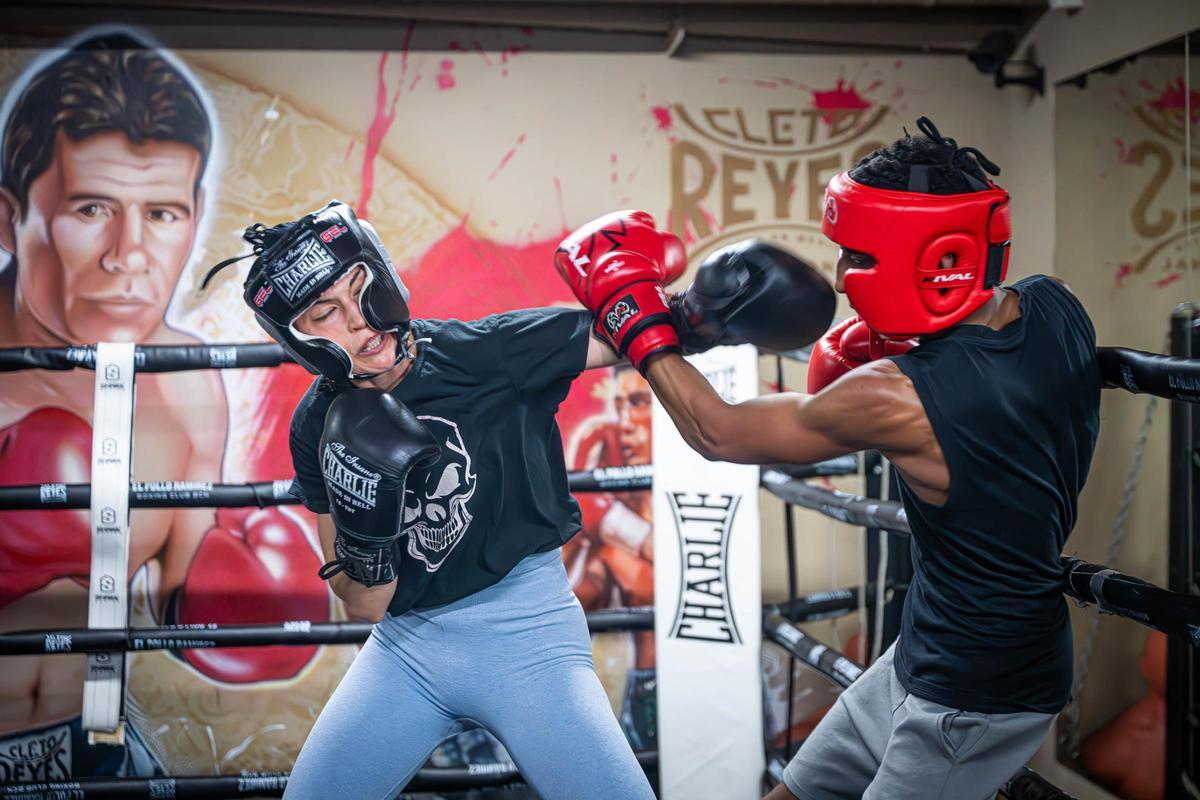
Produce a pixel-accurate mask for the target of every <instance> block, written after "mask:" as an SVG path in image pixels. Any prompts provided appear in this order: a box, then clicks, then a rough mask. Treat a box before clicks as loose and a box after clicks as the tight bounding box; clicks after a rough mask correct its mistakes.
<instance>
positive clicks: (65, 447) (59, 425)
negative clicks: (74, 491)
mask: <svg viewBox="0 0 1200 800" xmlns="http://www.w3.org/2000/svg"><path fill="white" fill-rule="evenodd" d="M91 469H92V426H91V425H89V424H88V423H87V422H86V421H84V420H82V419H80V418H79V417H78V416H76V415H75V414H73V413H71V412H70V411H67V410H65V409H62V408H53V407H47V408H39V409H38V410H36V411H33V412H31V413H30V414H27V415H26V416H25V417H23V418H22V419H20V420H18V421H17V422H14V423H13V424H12V425H9V426H8V427H6V428H4V429H2V430H0V484H19V483H42V484H54V483H87V481H88V480H90V479H91ZM3 531H4V535H3V536H0V608H2V607H3V606H5V605H7V604H9V603H11V602H13V601H15V600H19V599H20V598H22V597H24V596H25V595H27V594H29V593H30V592H33V591H36V590H38V589H40V588H42V587H43V586H45V585H46V584H47V583H49V582H50V581H52V580H54V579H56V578H61V577H72V578H82V580H83V581H84V582H85V584H86V582H87V575H88V571H89V569H90V568H91V548H92V545H91V541H92V540H91V522H90V520H89V512H88V511H87V510H86V509H85V510H82V511H65V510H61V509H56V508H53V507H46V508H40V509H30V510H28V511H6V512H4V523H3Z"/></svg>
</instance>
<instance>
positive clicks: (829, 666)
mask: <svg viewBox="0 0 1200 800" xmlns="http://www.w3.org/2000/svg"><path fill="white" fill-rule="evenodd" d="M787 355H788V356H789V357H795V356H793V355H792V354H787ZM1099 355H1100V362H1101V369H1102V373H1103V379H1104V385H1105V387H1106V388H1123V389H1126V390H1128V391H1131V392H1135V393H1137V392H1149V393H1153V394H1160V395H1162V396H1165V397H1170V398H1172V399H1178V400H1185V401H1188V402H1200V361H1198V360H1193V359H1182V358H1171V357H1167V356H1160V355H1157V354H1152V353H1142V352H1139V351H1132V350H1126V349H1122V348H1100V349H1099ZM290 361H291V359H290V358H289V357H288V356H287V355H286V353H284V351H283V349H282V348H281V347H280V346H278V345H276V344H248V345H247V344H231V345H162V346H137V347H135V348H134V366H135V371H136V372H173V371H183V370H194V369H232V368H249V367H275V366H279V365H280V364H284V363H288V362H290ZM96 362H97V349H96V347H95V346H75V347H63V348H0V371H2V372H12V371H19V370H24V369H48V370H71V369H81V368H82V369H95V367H96ZM1193 392H1195V393H1193ZM859 468H860V466H859V460H858V457H857V456H853V455H852V456H844V457H842V458H840V459H832V460H831V461H829V462H822V463H820V464H815V465H799V466H793V465H780V466H778V467H773V468H766V469H765V470H764V473H763V486H764V488H766V489H767V490H768V491H771V492H772V493H773V494H775V495H777V496H779V497H780V498H781V499H783V500H784V501H785V502H787V503H791V504H794V505H800V506H804V507H807V508H812V509H814V510H817V511H821V512H822V513H825V514H827V515H828V516H831V517H833V518H836V519H840V520H842V521H843V522H848V523H851V524H857V525H864V526H867V527H872V528H879V529H883V530H890V531H894V532H897V533H904V534H907V533H908V532H909V531H908V526H907V520H906V519H905V518H904V512H903V508H902V507H901V506H900V504H898V503H889V502H884V501H869V500H865V499H863V498H858V497H855V496H853V495H846V494H844V493H841V492H835V491H832V490H828V489H821V488H819V487H815V486H811V485H808V484H805V483H803V480H804V479H805V478H810V477H826V476H833V475H847V474H854V473H857V472H858V471H859ZM652 480H653V467H650V466H639V467H609V468H599V469H594V470H587V471H583V472H576V473H572V474H571V475H570V476H569V487H570V489H571V491H573V492H587V491H630V490H639V489H648V488H650V486H651V482H652ZM289 488H290V480H275V481H260V482H255V483H245V484H223V483H209V482H193V481H161V482H155V481H140V482H131V483H130V485H129V507H130V508H163V507H247V506H255V507H259V508H263V507H267V506H274V505H284V504H295V503H297V502H298V501H297V500H296V499H295V498H293V497H292V496H291V495H290V494H288V489H289ZM91 500H92V484H64V483H53V484H47V483H43V484H29V485H20V486H4V487H0V510H22V509H85V508H89V507H90V504H91ZM1064 584H1065V587H1066V589H1065V591H1066V593H1067V594H1069V595H1071V596H1072V597H1075V598H1076V599H1077V600H1079V601H1080V602H1081V603H1088V602H1091V603H1096V604H1097V605H1098V606H1099V607H1100V608H1101V611H1103V612H1107V613H1115V614H1119V615H1121V616H1126V617H1129V618H1131V619H1136V620H1137V621H1139V622H1142V623H1143V624H1147V625H1150V626H1151V627H1158V628H1159V629H1160V630H1165V631H1167V632H1168V633H1171V632H1175V633H1179V632H1185V635H1188V636H1189V638H1190V639H1191V641H1192V642H1193V644H1197V643H1200V641H1198V639H1200V608H1198V607H1196V606H1195V605H1191V604H1188V603H1186V602H1184V603H1181V602H1180V600H1184V601H1187V600H1191V599H1192V598H1188V597H1186V596H1183V595H1177V594H1176V593H1172V592H1167V591H1166V590H1163V589H1160V588H1159V587H1156V586H1153V585H1152V584H1149V583H1146V582H1144V581H1141V580H1139V579H1137V578H1133V577H1130V576H1127V575H1122V574H1120V573H1117V572H1115V571H1113V570H1110V569H1107V568H1105V567H1102V566H1098V565H1095V564H1088V563H1087V562H1083V561H1081V560H1079V559H1066V558H1064ZM895 588H896V587H887V586H885V585H881V586H879V587H876V586H873V585H872V586H867V587H865V594H867V595H873V594H875V592H876V591H877V589H878V590H879V591H891V590H893V589H895ZM863 593H864V590H863V589H858V588H856V589H844V590H835V591H833V592H818V593H815V594H813V595H808V596H805V597H796V596H795V592H794V591H791V592H789V596H790V599H789V601H788V602H787V603H784V604H780V605H771V606H767V607H765V608H764V618H763V630H764V635H765V636H766V637H767V638H768V640H770V641H772V642H774V643H776V644H777V645H779V646H780V647H782V648H783V649H784V650H785V651H787V652H788V654H789V655H790V656H791V657H793V658H796V659H799V660H800V661H801V662H803V663H805V664H807V665H809V666H810V667H811V668H812V669H813V670H814V671H815V672H817V673H818V674H820V675H822V676H824V677H825V678H826V679H828V680H830V681H832V682H833V683H835V684H837V685H839V686H841V687H842V688H845V687H847V686H849V685H850V684H851V683H852V682H853V681H854V680H855V679H857V677H858V676H859V675H861V672H862V668H861V667H859V666H858V665H857V664H855V663H854V662H853V661H851V660H849V659H848V658H846V657H845V656H844V655H842V654H841V653H838V652H837V651H836V650H833V649H831V648H829V647H827V646H826V645H824V644H822V643H820V642H819V641H817V640H816V639H814V638H813V637H811V636H810V635H808V634H806V633H805V632H803V631H802V630H800V629H799V628H798V627H797V623H801V622H808V621H814V620H817V619H824V618H828V617H830V616H836V615H839V614H843V613H847V612H849V611H852V610H853V609H855V608H856V607H857V604H858V602H859V600H860V597H861V596H863ZM588 625H589V629H590V630H591V631H592V632H593V633H598V632H603V631H606V630H647V629H653V610H652V609H647V608H642V609H610V610H606V611H602V612H593V613H591V614H589V615H588ZM371 628H372V626H371V625H369V624H360V623H313V622H309V621H303V620H301V621H291V622H284V623H281V624H278V625H245V626H221V625H216V624H207V625H189V626H163V627H155V628H142V629H134V628H127V627H126V628H113V629H91V628H89V629H63V630H42V631H22V632H14V633H5V634H0V655H22V654H26V655H28V654H52V653H105V652H140V651H146V650H162V649H170V650H177V649H185V648H207V647H245V646H265V645H315V644H331V645H336V644H358V643H361V642H363V641H365V640H366V638H367V636H369V634H370V630H371ZM637 755H638V759H639V762H640V763H642V764H643V766H644V767H646V768H653V767H654V766H656V764H657V754H656V753H652V752H651V753H639V754H637ZM779 769H781V765H780V764H779V763H778V759H775V760H774V761H773V762H772V766H771V768H770V770H769V772H772V773H774V772H777V771H778V770H779ZM286 782H287V774H286V773H244V774H242V775H232V776H215V777H207V776H206V777H175V778H132V779H131V778H118V779H112V778H86V779H80V780H76V781H58V782H53V783H42V784H32V783H31V784H6V785H4V786H2V787H0V797H22V798H33V797H49V796H61V795H62V794H63V793H66V794H68V795H69V796H75V797H161V796H173V797H237V796H250V795H259V796H263V795H278V794H281V793H282V791H283V787H284V786H285V785H286ZM519 782H521V776H520V774H519V772H517V770H516V768H515V767H513V766H511V765H508V764H494V765H472V766H471V767H466V768H430V767H425V768H422V770H420V771H419V772H418V773H417V775H416V776H415V777H414V779H413V781H412V783H410V785H409V786H408V787H407V788H406V790H405V791H406V792H412V791H427V790H442V791H452V790H455V789H469V788H482V787H493V786H502V785H507V784H514V783H519ZM1001 794H1002V796H1006V797H1010V798H1026V797H1028V798H1035V797H1036V798H1051V797H1066V795H1065V794H1063V793H1061V792H1060V791H1059V790H1057V789H1055V788H1054V787H1053V786H1051V785H1049V784H1047V783H1046V782H1045V781H1044V780H1043V779H1041V778H1039V777H1038V776H1036V775H1034V774H1033V773H1032V772H1031V771H1029V770H1024V771H1023V772H1022V773H1020V774H1018V775H1017V776H1015V777H1014V778H1013V779H1012V780H1011V781H1010V782H1009V784H1008V785H1006V787H1005V788H1004V789H1003V790H1002V792H1001ZM401 796H402V797H404V796H407V795H401Z"/></svg>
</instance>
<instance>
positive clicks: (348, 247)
mask: <svg viewBox="0 0 1200 800" xmlns="http://www.w3.org/2000/svg"><path fill="white" fill-rule="evenodd" d="M242 238H244V239H245V240H246V241H248V242H250V243H251V244H252V245H253V246H254V252H253V254H252V255H255V256H257V258H255V260H254V264H253V265H252V266H251V267H250V274H249V275H247V276H246V282H245V285H244V289H243V293H242V297H243V298H244V299H245V301H246V304H247V305H248V306H250V308H251V309H253V311H254V317H255V319H257V320H258V324H259V325H261V326H262V327H263V330H265V331H266V332H267V333H268V334H270V336H271V338H272V339H274V340H275V341H277V342H279V344H281V345H283V348H284V349H285V350H286V351H287V352H288V354H289V355H290V356H291V357H292V358H293V359H295V361H296V362H297V363H299V364H300V365H302V366H303V367H304V368H305V369H307V370H308V371H309V372H311V373H313V374H314V375H323V376H325V377H327V378H330V379H332V380H334V381H345V380H356V379H362V378H370V377H373V376H374V375H375V374H377V373H371V374H357V373H355V372H354V371H353V366H352V361H351V358H350V354H349V353H347V352H346V350H345V349H344V348H342V347H341V346H340V345H338V344H337V343H335V342H333V341H331V340H329V339H326V338H323V337H319V336H310V335H308V334H305V333H301V332H300V331H299V330H297V329H296V324H295V323H296V320H297V319H298V318H299V317H300V315H301V314H303V313H304V312H305V311H306V310H308V308H309V306H311V305H312V304H313V303H314V302H315V301H316V300H317V298H319V297H320V296H321V294H322V293H323V292H324V291H325V290H327V289H328V288H329V287H330V286H333V285H334V284H335V283H337V282H338V281H339V280H340V279H341V278H343V277H344V276H345V275H346V274H347V273H348V272H349V271H350V270H351V269H352V268H354V267H356V266H361V267H363V270H364V273H365V278H366V280H365V283H364V284H363V288H362V292H361V294H359V299H358V303H359V308H360V310H361V311H362V315H363V319H364V320H366V322H367V324H368V325H370V326H371V327H372V328H374V329H375V330H377V331H379V332H381V333H392V334H394V335H395V338H396V363H400V361H402V360H403V359H404V358H406V357H409V356H410V355H411V353H410V352H409V351H408V349H407V344H406V343H405V338H406V335H407V333H408V329H409V322H410V316H409V310H408V289H407V288H406V287H405V286H404V282H403V281H401V280H400V276H399V275H397V274H396V268H395V267H394V266H393V265H392V259H391V258H390V257H389V256H388V253H387V250H386V249H384V246H383V242H381V241H380V240H379V235H378V234H377V233H376V232H375V229H374V228H373V227H372V226H371V223H369V222H367V221H366V220H360V219H359V218H358V217H357V216H356V215H355V214H354V211H353V210H352V209H351V208H350V206H348V205H346V204H345V203H342V202H340V201H338V200H333V201H331V202H330V203H329V205H327V206H325V207H324V208H322V209H321V210H320V211H314V212H313V213H311V214H306V215H305V216H304V217H302V218H300V219H298V220H296V221H294V222H285V223H283V224H280V225H276V226H274V227H271V228H267V227H265V226H263V225H252V226H251V227H249V228H247V229H246V232H245V233H244V234H243V236H242ZM247 257H249V256H243V258H247ZM233 260H234V259H231V260H229V261H226V262H222V263H221V264H218V265H217V266H216V267H214V268H213V270H211V271H210V272H209V275H208V278H206V279H205V283H207V281H208V280H209V279H210V278H211V277H212V276H213V275H214V274H215V273H216V272H217V271H219V270H220V269H221V268H222V267H224V266H226V265H228V264H229V263H232V261H233Z"/></svg>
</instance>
